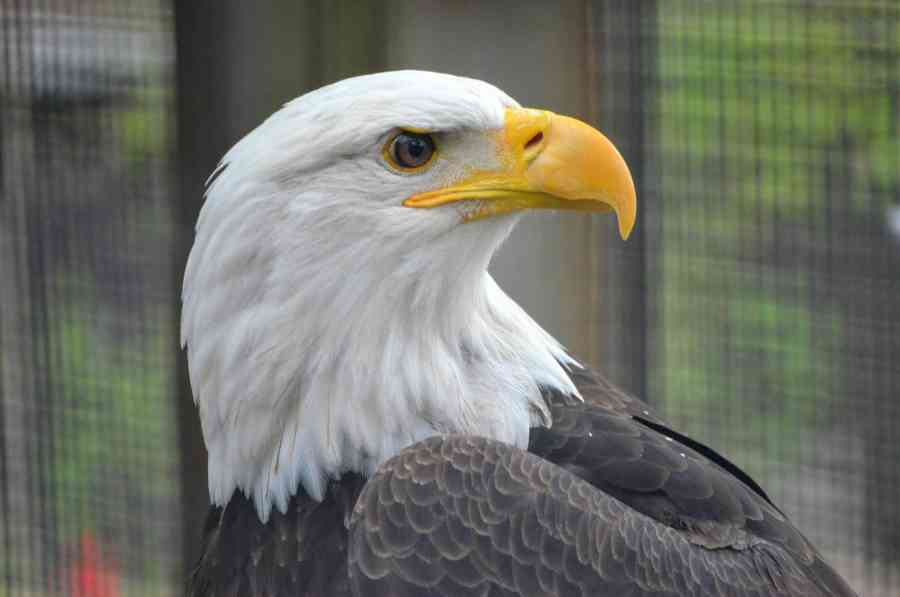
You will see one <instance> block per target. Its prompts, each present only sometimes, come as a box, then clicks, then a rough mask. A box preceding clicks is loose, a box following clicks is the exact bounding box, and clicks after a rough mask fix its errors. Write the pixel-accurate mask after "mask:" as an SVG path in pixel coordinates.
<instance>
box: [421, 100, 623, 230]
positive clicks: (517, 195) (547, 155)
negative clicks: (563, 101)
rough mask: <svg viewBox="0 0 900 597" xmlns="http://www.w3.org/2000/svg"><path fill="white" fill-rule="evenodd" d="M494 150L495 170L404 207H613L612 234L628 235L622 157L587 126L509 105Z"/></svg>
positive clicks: (474, 214) (484, 211)
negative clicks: (616, 227) (615, 224)
mask: <svg viewBox="0 0 900 597" xmlns="http://www.w3.org/2000/svg"><path fill="white" fill-rule="evenodd" d="M497 152H498V157H499V161H500V168H499V169H496V170H480V171H477V172H473V173H472V174H471V176H468V177H467V178H466V179H465V180H463V181H461V182H459V183H456V184H453V185H451V186H449V187H446V188H442V189H436V190H433V191H428V192H425V193H419V194H417V195H413V196H412V197H410V198H409V199H407V200H406V201H405V202H404V203H403V204H404V205H405V206H407V207H437V206H439V205H446V204H448V203H454V202H459V201H472V202H475V203H474V204H473V209H471V210H470V211H467V212H466V215H465V219H466V220H467V221H469V220H477V219H482V218H486V217H490V216H493V215H497V214H501V213H507V212H511V211H517V210H521V209H566V210H578V211H609V210H613V211H615V212H616V216H617V218H618V220H619V233H620V234H621V235H622V238H623V239H625V238H628V235H629V234H630V233H631V230H632V228H633V227H634V221H635V216H636V212H637V199H636V194H635V190H634V182H633V181H632V179H631V173H630V172H629V170H628V166H627V165H626V164H625V160H624V159H623V158H622V156H621V154H620V153H619V152H618V150H617V149H616V148H615V146H614V145H613V144H612V143H611V142H610V141H609V139H607V138H606V137H605V136H604V135H603V134H602V133H600V132H599V131H597V130H596V129H594V128H593V127H591V126H589V125H587V124H585V123H583V122H581V121H579V120H576V119H574V118H569V117H567V116H560V115H558V114H554V113H552V112H548V111H544V110H529V109H522V108H511V109H508V110H507V111H506V123H505V127H504V128H503V129H502V130H501V131H499V132H498V134H497Z"/></svg>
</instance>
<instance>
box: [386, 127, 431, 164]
mask: <svg viewBox="0 0 900 597" xmlns="http://www.w3.org/2000/svg"><path fill="white" fill-rule="evenodd" d="M436 153H437V152H436V151H435V147H434V139H432V137H431V135H429V134H428V133H414V132H411V131H401V132H399V133H397V134H396V135H394V137H393V138H392V139H391V140H390V141H388V143H387V145H386V146H385V148H384V155H385V158H387V161H388V163H389V164H390V165H391V166H393V167H394V168H396V169H397V170H401V171H404V172H410V171H415V170H421V169H422V168H424V167H425V166H427V165H428V164H430V163H431V161H432V159H433V158H434V156H435V154H436Z"/></svg>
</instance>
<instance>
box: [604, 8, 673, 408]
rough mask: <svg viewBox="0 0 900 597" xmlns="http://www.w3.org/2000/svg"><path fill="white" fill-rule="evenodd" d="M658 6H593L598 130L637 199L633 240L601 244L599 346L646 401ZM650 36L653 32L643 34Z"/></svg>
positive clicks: (610, 367)
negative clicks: (617, 154)
mask: <svg viewBox="0 0 900 597" xmlns="http://www.w3.org/2000/svg"><path fill="white" fill-rule="evenodd" d="M656 10H657V6H656V2H654V1H644V2H628V3H625V2H615V1H606V2H601V3H599V4H598V5H595V6H594V10H593V11H592V15H591V18H592V20H593V23H592V28H591V30H592V36H593V38H594V43H595V44H596V49H595V51H596V52H597V53H599V57H598V59H597V63H596V64H597V68H598V70H599V73H597V75H596V80H597V81H598V84H599V86H600V89H599V93H598V94H597V95H598V98H599V99H598V103H599V106H598V107H597V111H598V113H599V117H598V120H599V124H600V127H601V129H602V130H603V131H605V132H606V133H607V134H608V135H609V136H610V137H611V138H612V140H613V141H614V142H615V144H616V146H617V147H618V148H619V150H620V151H621V152H622V155H623V157H624V158H625V160H626V162H627V163H628V166H629V168H630V169H631V174H632V176H633V177H634V182H635V186H636V188H637V193H638V219H637V223H636V225H635V228H634V230H633V231H632V233H631V236H630V237H629V239H628V241H627V242H625V243H623V242H622V241H621V239H619V238H618V234H617V232H616V231H615V230H616V229H615V227H614V225H612V224H611V225H610V226H609V227H608V231H609V233H608V234H607V235H606V239H605V242H604V243H603V245H604V246H603V249H602V250H603V253H604V255H605V256H606V264H605V267H604V268H603V271H602V272H601V273H602V275H603V277H604V279H603V280H602V290H601V293H600V294H601V299H600V300H601V301H602V302H603V307H602V310H603V312H604V313H605V316H604V319H605V321H606V325H604V326H602V329H601V331H600V333H601V334H602V335H603V338H602V339H601V342H600V346H602V347H604V349H603V350H602V354H601V368H602V369H603V370H605V371H607V372H608V373H609V374H610V375H611V376H612V377H613V379H615V381H616V382H618V383H619V384H621V385H622V386H624V387H625V388H626V389H628V390H629V391H630V392H632V393H634V394H636V395H638V396H640V397H642V398H646V399H650V398H651V397H649V396H648V393H647V392H648V386H649V383H648V374H649V371H648V365H649V356H648V350H649V341H648V337H649V334H650V332H651V327H652V326H651V322H650V317H651V305H650V302H649V301H650V297H649V294H648V280H647V273H648V259H649V258H650V257H651V255H650V253H649V251H648V240H649V239H648V236H647V230H648V228H649V227H650V224H651V222H652V221H653V220H654V219H656V218H658V217H659V214H658V213H657V212H656V211H655V210H658V209H659V208H660V207H661V206H660V205H659V204H658V202H657V201H655V197H654V196H653V195H652V193H653V185H652V184H650V183H649V168H648V165H647V158H648V154H649V151H648V148H649V146H650V144H651V143H652V136H651V134H650V131H649V130H648V128H649V126H648V125H650V124H651V121H650V119H649V117H648V110H649V109H650V108H651V106H652V101H653V97H652V90H651V89H650V86H651V82H652V74H653V69H654V68H655V60H656V56H655V52H656V47H655V43H654V34H655V31H654V24H655V22H656ZM645 32H650V34H649V35H645Z"/></svg>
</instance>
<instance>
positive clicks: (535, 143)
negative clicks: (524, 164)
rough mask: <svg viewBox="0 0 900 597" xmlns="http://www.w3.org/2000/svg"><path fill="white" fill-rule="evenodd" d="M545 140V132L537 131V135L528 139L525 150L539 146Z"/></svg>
mask: <svg viewBox="0 0 900 597" xmlns="http://www.w3.org/2000/svg"><path fill="white" fill-rule="evenodd" d="M543 140H544V133H541V132H539V133H537V134H536V135H535V136H533V137H532V138H531V139H529V140H528V143H526V144H525V151H528V150H529V149H532V148H534V147H537V146H538V145H539V144H540V143H541V141H543Z"/></svg>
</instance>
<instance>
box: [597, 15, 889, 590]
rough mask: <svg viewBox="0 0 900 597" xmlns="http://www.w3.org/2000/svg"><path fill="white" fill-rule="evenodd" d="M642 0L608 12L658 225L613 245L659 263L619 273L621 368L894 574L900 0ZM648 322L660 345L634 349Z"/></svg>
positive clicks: (609, 65) (622, 108)
mask: <svg viewBox="0 0 900 597" xmlns="http://www.w3.org/2000/svg"><path fill="white" fill-rule="evenodd" d="M637 4H639V5H640V8H639V9H632V10H631V11H622V10H620V9H621V4H620V3H616V2H609V3H606V4H604V5H602V6H601V10H600V11H599V18H598V20H597V22H596V26H597V30H598V34H597V37H598V38H599V39H601V40H604V43H605V48H607V51H606V52H604V53H603V54H602V56H601V58H600V61H599V66H598V68H599V71H600V74H599V80H600V81H601V84H602V87H603V91H602V94H601V98H602V99H601V106H602V107H601V114H602V122H603V124H604V126H605V128H607V129H609V130H610V131H612V132H613V134H614V135H616V139H617V140H621V142H622V143H623V144H625V146H626V149H625V151H626V152H628V153H631V157H632V160H631V161H632V163H635V162H638V163H642V165H641V167H640V168H641V170H640V174H641V176H640V183H639V187H641V188H640V189H639V190H640V191H642V192H640V193H639V194H640V195H641V197H642V198H643V204H644V205H645V206H646V207H645V208H644V210H643V214H642V217H641V218H639V221H640V224H639V226H644V229H643V232H642V235H641V236H640V237H639V238H638V245H637V246H636V247H630V246H626V247H624V248H619V247H616V246H615V245H613V246H611V247H610V248H609V253H610V255H611V259H612V260H613V263H614V264H616V267H617V268H619V269H622V268H623V267H624V268H625V269H629V270H633V269H638V270H639V271H640V274H639V275H638V278H639V283H638V284H631V285H629V286H628V287H627V288H625V289H624V291H622V290H617V288H616V285H617V283H618V281H617V279H616V278H611V279H609V280H608V283H607V284H608V287H609V288H610V291H611V292H613V294H614V295H616V296H615V297H614V299H613V300H612V301H610V302H611V304H612V305H613V309H612V310H610V311H609V315H608V323H609V326H610V327H611V328H612V330H613V332H612V333H611V334H610V335H609V341H610V348H609V349H608V351H607V352H608V353H609V354H610V356H611V357H612V360H611V364H612V365H613V368H614V370H615V374H616V376H617V377H618V378H619V379H622V380H623V381H624V382H625V383H626V384H629V383H630V384H631V385H635V384H637V385H638V387H641V386H643V387H646V388H647V390H648V395H649V396H650V397H651V399H652V400H654V401H656V402H657V403H658V404H660V405H661V406H662V407H663V408H664V409H665V411H666V412H667V413H668V414H669V415H670V416H671V417H672V418H673V419H674V420H675V421H676V422H677V424H678V425H679V426H680V427H681V428H682V429H684V430H686V431H687V432H688V433H690V434H692V435H693V436H694V437H698V438H702V440H703V441H706V442H708V443H709V444H711V445H713V446H716V447H717V448H719V449H721V450H722V451H723V452H724V453H725V454H727V455H729V457H731V458H733V459H734V460H735V461H737V462H738V463H740V464H741V466H743V467H745V468H746V469H748V471H749V472H750V473H751V474H752V475H753V476H754V477H756V478H757V480H759V481H760V482H761V483H762V485H763V486H764V487H766V488H767V490H769V492H770V493H771V494H772V495H773V496H774V498H775V500H776V502H777V503H779V504H780V505H782V506H783V508H784V509H785V511H786V512H787V513H788V514H789V515H790V516H792V518H793V519H794V520H795V521H796V523H797V524H798V525H799V526H800V528H801V529H803V530H804V532H805V533H807V534H808V535H809V537H810V538H811V539H812V540H813V542H814V543H816V544H817V545H818V546H820V547H821V549H823V551H824V552H826V553H827V554H829V556H830V558H831V559H832V560H833V562H834V564H835V565H836V566H837V567H838V569H839V570H840V571H841V572H842V573H843V574H844V575H846V576H847V577H848V578H849V579H851V581H852V584H853V585H854V586H855V587H856V588H857V590H859V591H860V592H861V594H866V595H876V594H880V595H889V594H896V591H897V590H898V586H900V569H898V560H900V558H898V555H897V554H898V553H900V464H898V462H900V450H898V444H897V442H896V440H895V439H894V437H895V429H896V425H897V421H898V417H900V402H898V400H897V391H898V388H900V334H898V331H900V328H898V321H900V234H898V213H900V142H898V138H900V137H898V133H900V112H898V106H900V80H898V76H900V37H898V33H900V31H898V22H900V5H898V4H897V3H895V2H870V1H862V2H849V1H848V2H796V1H781V2H778V1H767V2H750V1H743V2H718V3H714V2H690V1H667V2H659V3H656V4H655V5H654V6H652V7H650V6H649V4H648V3H637ZM650 10H652V13H650V12H648V11H650ZM635 11H637V12H639V13H640V14H639V17H640V18H639V19H637V20H636V19H635ZM648 52H649V53H648ZM648 57H649V58H648ZM636 103H637V105H636ZM604 107H605V109H603V108H604ZM635 121H637V123H636V122H635ZM636 132H637V133H638V134H636ZM635 144H637V145H635ZM633 275H634V274H633V273H632V274H631V276H633ZM623 279H626V278H625V277H624V276H623ZM634 311H636V312H637V315H635V314H634ZM623 314H624V315H623ZM622 318H624V319H622ZM634 319H637V320H640V321H642V322H643V325H644V329H646V336H645V337H643V338H640V339H638V340H636V341H635V340H633V339H630V335H631V334H632V333H633V330H634V329H635V325H633V323H631V321H632V320H634ZM622 321H624V322H625V324H622ZM626 324H627V325H626ZM634 342H639V343H641V346H640V349H641V350H645V351H646V353H645V355H644V356H643V359H642V360H637V359H634V358H632V359H631V360H628V361H623V360H622V358H620V357H616V356H615V355H616V354H621V353H620V352H619V353H617V349H618V347H619V346H622V345H629V343H632V344H633V343H634ZM629 354H630V353H629ZM640 364H645V365H646V367H645V368H644V369H635V366H636V365H638V366H639V365H640ZM635 379H638V380H640V381H638V382H634V381H633V380H635Z"/></svg>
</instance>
